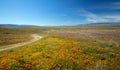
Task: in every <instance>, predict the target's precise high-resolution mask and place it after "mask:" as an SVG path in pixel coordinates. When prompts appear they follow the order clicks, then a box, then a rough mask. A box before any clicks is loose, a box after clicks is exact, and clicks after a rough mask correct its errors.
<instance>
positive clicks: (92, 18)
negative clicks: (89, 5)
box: [79, 9, 108, 22]
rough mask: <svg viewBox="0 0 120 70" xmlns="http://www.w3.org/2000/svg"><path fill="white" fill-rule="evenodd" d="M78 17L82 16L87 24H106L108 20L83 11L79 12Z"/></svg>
mask: <svg viewBox="0 0 120 70" xmlns="http://www.w3.org/2000/svg"><path fill="white" fill-rule="evenodd" d="M79 14H80V16H84V17H85V18H86V21H88V22H107V21H108V20H107V19H105V18H102V17H100V16H98V15H96V14H94V13H92V12H89V11H86V10H84V9H81V10H79Z"/></svg>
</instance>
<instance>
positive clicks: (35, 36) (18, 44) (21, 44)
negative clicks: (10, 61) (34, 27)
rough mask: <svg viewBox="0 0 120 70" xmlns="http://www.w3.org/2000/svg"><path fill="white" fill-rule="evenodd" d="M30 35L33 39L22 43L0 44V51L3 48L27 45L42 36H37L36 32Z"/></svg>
mask: <svg viewBox="0 0 120 70" xmlns="http://www.w3.org/2000/svg"><path fill="white" fill-rule="evenodd" d="M32 37H33V39H32V40H30V41H27V42H22V43H17V44H12V45H7V46H1V47H0V52H1V51H4V50H9V49H12V48H16V47H20V46H23V45H27V44H30V43H32V42H35V41H37V40H39V39H41V38H42V36H39V35H37V34H32Z"/></svg>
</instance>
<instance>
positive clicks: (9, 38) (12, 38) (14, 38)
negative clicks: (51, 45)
mask: <svg viewBox="0 0 120 70" xmlns="http://www.w3.org/2000/svg"><path fill="white" fill-rule="evenodd" d="M31 39H32V37H31V35H29V34H0V46H4V45H10V44H16V43H20V42H26V41H28V40H31Z"/></svg>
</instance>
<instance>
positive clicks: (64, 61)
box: [0, 30, 120, 70]
mask: <svg viewBox="0 0 120 70" xmlns="http://www.w3.org/2000/svg"><path fill="white" fill-rule="evenodd" d="M69 32H70V31H67V32H64V31H63V30H62V31H61V32H60V31H59V32H58V31H53V30H52V33H51V32H47V31H46V32H44V34H41V35H42V36H43V38H42V39H41V40H39V41H37V42H33V43H31V44H29V45H25V46H22V47H18V48H14V49H11V50H6V51H3V52H0V70H119V69H120V44H119V41H118V39H119V38H120V36H119V32H118V33H117V32H115V33H117V34H118V35H116V37H118V39H117V38H114V34H115V33H114V34H113V33H111V32H108V33H109V35H108V36H107V34H108V33H107V34H106V32H104V31H103V32H100V33H99V31H96V32H93V31H87V32H88V33H87V32H84V31H83V32H81V31H80V33H79V32H78V31H77V32H76V33H75V31H73V32H70V33H69ZM86 33H87V34H86ZM101 33H104V34H105V35H104V36H107V37H106V38H104V39H103V40H102V36H103V34H102V35H101ZM110 33H111V34H110ZM112 36H113V39H112V41H110V42H109V41H108V40H109V38H110V37H112ZM105 41H106V42H105Z"/></svg>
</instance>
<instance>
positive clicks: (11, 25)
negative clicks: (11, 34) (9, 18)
mask: <svg viewBox="0 0 120 70" xmlns="http://www.w3.org/2000/svg"><path fill="white" fill-rule="evenodd" d="M0 27H6V28H8V27H9V28H24V27H38V26H35V25H17V24H0Z"/></svg>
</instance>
